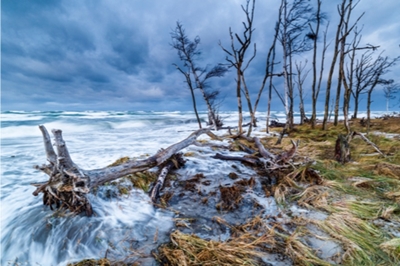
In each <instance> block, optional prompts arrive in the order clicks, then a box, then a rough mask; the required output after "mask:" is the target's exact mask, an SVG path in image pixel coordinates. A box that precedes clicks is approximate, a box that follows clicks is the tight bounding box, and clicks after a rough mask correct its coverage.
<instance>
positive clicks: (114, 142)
mask: <svg viewBox="0 0 400 266" xmlns="http://www.w3.org/2000/svg"><path fill="white" fill-rule="evenodd" d="M382 114H383V112H374V113H373V116H380V115H382ZM321 115H322V114H318V116H321ZM363 115H364V116H365V113H361V114H360V116H363ZM220 116H221V118H222V120H223V122H224V125H225V126H231V127H235V126H237V112H234V111H232V112H220ZM200 117H201V120H202V122H203V126H205V125H206V123H205V121H206V119H207V114H206V113H205V112H201V113H200ZM244 118H245V121H244V123H246V122H249V121H250V117H249V114H248V113H245V115H244ZM257 118H258V124H259V126H258V127H257V128H256V129H255V131H254V134H258V135H263V134H266V133H265V121H266V114H265V113H262V112H260V113H257ZM271 118H272V119H275V120H277V121H279V122H284V121H285V114H284V112H272V116H271ZM295 120H297V121H298V120H299V115H298V114H296V118H295ZM39 125H44V126H45V127H46V128H47V129H48V130H49V132H50V130H51V129H61V130H62V132H63V137H64V140H65V141H66V145H67V147H68V149H69V152H70V155H71V157H72V160H73V161H74V162H75V163H76V164H77V165H78V166H79V167H80V168H82V169H97V168H102V167H105V166H107V165H109V164H111V163H113V162H114V161H116V160H117V159H119V158H121V157H125V156H129V157H131V158H146V157H147V156H150V155H153V154H155V153H156V152H157V151H159V150H160V149H161V148H166V147H168V146H170V145H172V144H174V143H177V142H179V141H181V140H183V139H185V138H186V137H187V136H189V135H190V133H191V132H193V131H194V130H196V129H198V123H197V120H196V117H195V115H194V113H193V112H179V111H177V112H150V111H149V112H133V111H126V112H117V111H85V112H66V111H47V112H42V111H35V112H26V111H2V112H1V137H0V139H1V196H0V198H1V217H0V219H1V254H0V257H1V261H0V262H1V265H43V266H48V265H67V264H68V263H72V262H76V261H79V260H82V259H86V258H102V257H105V256H107V254H112V256H114V258H115V259H124V258H127V257H129V256H130V254H131V250H128V248H127V249H126V250H124V249H120V250H118V251H115V250H114V251H113V250H112V249H113V247H114V246H116V245H118V243H121V241H127V240H129V241H131V242H134V244H135V248H136V250H138V252H143V253H146V254H150V253H151V250H154V249H156V248H157V246H159V245H160V244H162V243H166V242H168V241H169V238H168V236H169V233H170V232H171V230H173V229H174V221H173V219H174V215H175V214H174V212H173V211H170V210H168V209H162V208H157V207H155V206H154V205H153V204H151V202H150V200H149V197H148V195H147V194H146V193H144V192H143V191H142V190H139V189H133V190H132V191H130V193H129V194H128V195H124V196H115V197H111V198H110V197H106V196H105V195H106V194H107V193H109V191H110V190H112V188H107V187H106V188H104V189H103V190H100V192H99V193H96V195H94V194H89V196H88V197H89V199H90V201H91V203H92V205H93V209H94V211H95V215H94V216H92V217H86V216H84V215H68V214H60V213H59V212H55V211H52V210H50V208H49V207H47V206H44V205H43V204H42V198H41V195H39V196H38V197H35V196H33V195H32V192H33V191H34V190H35V187H33V186H32V185H31V183H35V182H42V181H47V180H48V178H47V176H46V174H44V173H42V172H40V171H38V170H36V169H34V166H35V165H42V164H45V163H46V155H45V152H44V147H43V140H42V136H41V132H40V130H39V128H38V126H39ZM263 129H264V131H263ZM226 132H227V131H226V130H221V131H218V133H217V134H223V133H226ZM202 137H204V138H207V136H202ZM191 149H194V148H192V147H188V148H186V149H185V150H186V151H190V150H191ZM185 150H184V151H185ZM202 152H203V153H204V154H206V155H207V152H208V153H209V154H210V155H211V154H212V152H214V151H212V150H211V149H210V150H203V151H202ZM214 154H215V152H214ZM204 158H207V156H204V157H203V159H202V160H196V162H195V163H192V164H189V165H186V166H185V167H184V168H183V169H180V170H179V171H181V174H185V172H186V173H187V172H189V173H195V172H196V171H200V170H201V171H203V172H207V171H208V172H209V173H218V171H221V169H224V167H231V165H232V164H233V163H232V162H229V165H228V163H226V165H224V163H225V162H223V161H221V162H219V164H218V166H217V167H213V166H212V164H210V162H209V160H208V159H204ZM238 164H239V163H238ZM271 210H272V211H273V210H274V208H271ZM155 236H156V237H155ZM110 256H111V255H110Z"/></svg>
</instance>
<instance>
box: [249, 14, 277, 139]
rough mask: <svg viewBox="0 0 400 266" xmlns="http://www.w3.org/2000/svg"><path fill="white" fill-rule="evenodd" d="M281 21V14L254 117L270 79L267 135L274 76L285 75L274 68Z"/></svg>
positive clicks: (256, 102) (255, 105) (267, 123)
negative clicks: (275, 72)
mask: <svg viewBox="0 0 400 266" xmlns="http://www.w3.org/2000/svg"><path fill="white" fill-rule="evenodd" d="M280 19H281V14H280V13H279V18H278V21H277V22H276V25H275V34H274V39H273V41H272V44H271V47H270V48H269V51H268V55H267V59H266V66H265V74H264V78H263V80H262V82H261V87H260V89H259V90H258V95H257V99H256V101H255V104H254V115H255V113H256V111H257V107H258V104H259V102H260V99H261V95H262V92H263V90H264V88H265V85H266V83H267V80H268V78H269V86H268V104H267V119H266V133H269V120H270V116H271V101H272V89H273V83H272V79H273V77H274V76H282V75H283V73H279V74H274V66H275V65H276V64H277V63H276V62H275V56H276V40H277V38H278V33H279V24H280Z"/></svg>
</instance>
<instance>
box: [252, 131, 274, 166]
mask: <svg viewBox="0 0 400 266" xmlns="http://www.w3.org/2000/svg"><path fill="white" fill-rule="evenodd" d="M253 139H254V142H255V144H256V146H257V148H258V151H259V152H260V154H261V156H262V157H264V158H265V159H268V160H272V161H275V160H276V156H275V155H274V154H272V153H270V152H269V151H267V150H266V149H265V147H264V145H263V144H262V143H261V141H260V139H259V138H257V137H254V138H253Z"/></svg>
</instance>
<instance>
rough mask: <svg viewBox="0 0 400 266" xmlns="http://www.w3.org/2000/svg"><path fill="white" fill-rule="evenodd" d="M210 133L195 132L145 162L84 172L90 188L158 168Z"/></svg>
mask: <svg viewBox="0 0 400 266" xmlns="http://www.w3.org/2000/svg"><path fill="white" fill-rule="evenodd" d="M209 131H210V129H209V128H202V129H199V130H197V131H195V132H193V133H192V134H191V135H190V136H189V137H187V138H186V139H184V140H182V141H181V142H178V143H176V144H173V145H171V146H170V147H168V148H166V149H165V150H161V151H159V152H158V153H156V154H155V155H153V156H151V157H149V158H147V159H144V160H137V161H128V162H126V163H123V164H120V165H117V166H112V167H105V168H101V169H95V170H88V171H84V173H85V174H87V175H88V176H90V178H91V183H90V188H92V187H96V186H99V185H102V184H104V183H106V182H109V181H112V180H115V179H117V178H120V177H123V176H126V175H129V174H133V173H136V172H142V171H144V170H147V169H150V168H153V167H155V166H158V165H160V164H162V163H163V162H165V161H166V160H168V159H169V158H170V157H171V156H172V155H174V154H175V153H177V152H178V151H180V150H182V149H184V148H186V147H188V146H190V145H192V144H194V142H195V141H196V139H197V137H199V136H200V135H202V134H205V133H207V132H209Z"/></svg>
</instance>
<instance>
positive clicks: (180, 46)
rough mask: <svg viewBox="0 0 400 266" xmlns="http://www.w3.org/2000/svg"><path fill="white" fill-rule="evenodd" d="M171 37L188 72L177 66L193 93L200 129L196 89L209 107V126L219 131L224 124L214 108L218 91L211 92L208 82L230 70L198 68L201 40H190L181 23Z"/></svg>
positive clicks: (221, 66) (219, 66) (220, 66)
mask: <svg viewBox="0 0 400 266" xmlns="http://www.w3.org/2000/svg"><path fill="white" fill-rule="evenodd" d="M171 37H172V47H173V48H175V49H176V50H177V51H178V56H179V59H180V60H181V61H182V62H183V67H184V68H185V69H186V71H184V70H183V69H182V68H180V67H179V66H177V65H175V66H176V68H177V69H178V70H179V71H180V72H181V73H182V74H183V75H184V76H185V79H186V83H187V84H188V87H189V89H190V91H191V95H192V101H193V106H194V109H195V113H196V117H197V120H198V122H199V126H200V128H201V123H200V119H199V117H198V114H197V108H196V100H195V96H194V88H196V89H199V90H200V92H201V94H202V96H203V99H204V101H205V103H206V105H207V110H208V119H209V124H210V125H212V126H213V127H214V128H215V130H218V127H219V126H221V125H222V124H221V123H222V122H221V121H220V120H219V119H218V115H217V114H216V113H215V112H216V108H215V107H213V103H215V98H216V97H217V96H218V91H216V90H210V88H209V84H208V81H209V79H211V78H213V77H222V76H223V75H225V73H226V72H227V70H228V69H227V68H226V67H225V66H223V65H221V64H218V65H216V66H214V67H212V68H211V69H210V70H208V69H207V67H200V66H198V65H197V60H198V57H199V55H200V54H201V51H200V50H199V48H198V45H199V44H200V38H199V37H198V36H196V37H195V38H194V40H193V41H191V40H189V38H188V37H187V35H186V33H185V30H184V29H183V26H182V24H181V23H179V22H177V23H176V28H175V30H174V31H173V32H172V33H171ZM192 80H193V81H192Z"/></svg>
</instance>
